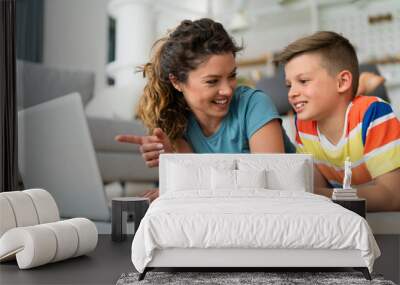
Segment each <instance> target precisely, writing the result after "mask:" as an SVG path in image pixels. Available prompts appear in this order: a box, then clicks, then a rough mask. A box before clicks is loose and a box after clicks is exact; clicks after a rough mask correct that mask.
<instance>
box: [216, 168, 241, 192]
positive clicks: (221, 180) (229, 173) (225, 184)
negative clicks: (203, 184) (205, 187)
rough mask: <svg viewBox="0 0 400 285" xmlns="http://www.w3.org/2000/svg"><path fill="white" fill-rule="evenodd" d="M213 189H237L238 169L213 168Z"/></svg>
mask: <svg viewBox="0 0 400 285" xmlns="http://www.w3.org/2000/svg"><path fill="white" fill-rule="evenodd" d="M211 189H213V190H218V189H225V190H236V170H233V169H217V168H214V167H212V168H211Z"/></svg>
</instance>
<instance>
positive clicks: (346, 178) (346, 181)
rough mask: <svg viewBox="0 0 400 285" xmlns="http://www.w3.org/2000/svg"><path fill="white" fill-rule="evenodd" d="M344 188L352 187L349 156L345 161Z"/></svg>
mask: <svg viewBox="0 0 400 285" xmlns="http://www.w3.org/2000/svg"><path fill="white" fill-rule="evenodd" d="M343 189H351V161H350V159H349V157H347V158H346V160H345V161H344V177H343Z"/></svg>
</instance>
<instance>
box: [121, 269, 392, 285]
mask: <svg viewBox="0 0 400 285" xmlns="http://www.w3.org/2000/svg"><path fill="white" fill-rule="evenodd" d="M138 276H139V273H124V274H122V275H121V277H120V278H119V279H118V281H117V285H133V284H138V285H145V284H157V285H163V284H171V285H178V284H179V285H184V284H185V285H186V284H213V285H217V284H223V285H232V284H238V285H239V284H240V285H242V284H267V285H275V284H284V285H292V284H296V285H297V284H321V285H322V284H324V285H325V284H327V285H336V284H337V285H345V284H355V285H358V284H368V285H371V284H373V285H378V284H379V285H395V283H393V282H392V281H388V280H384V279H383V277H382V276H380V275H372V278H373V279H372V281H368V280H366V279H365V278H364V276H363V275H362V273H360V272H154V271H150V272H148V273H147V274H146V277H145V279H144V280H142V281H138Z"/></svg>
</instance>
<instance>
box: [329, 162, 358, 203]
mask: <svg viewBox="0 0 400 285" xmlns="http://www.w3.org/2000/svg"><path fill="white" fill-rule="evenodd" d="M357 198H358V197H357V189H354V188H352V187H351V161H350V158H349V157H347V158H346V160H345V161H344V174H343V186H342V188H334V189H333V193H332V199H334V200H352V199H357Z"/></svg>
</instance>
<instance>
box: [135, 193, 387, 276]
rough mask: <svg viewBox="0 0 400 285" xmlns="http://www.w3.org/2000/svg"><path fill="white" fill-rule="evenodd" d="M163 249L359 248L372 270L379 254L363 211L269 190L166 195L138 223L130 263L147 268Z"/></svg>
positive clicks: (319, 198)
mask: <svg viewBox="0 0 400 285" xmlns="http://www.w3.org/2000/svg"><path fill="white" fill-rule="evenodd" d="M165 248H274V249H282V248H286V249H288V248H289V249H295V248H297V249H298V248H301V249H358V250H360V251H361V255H362V258H363V259H364V260H365V264H366V266H367V267H368V269H369V271H370V272H371V271H372V267H373V263H374V260H375V259H376V258H377V257H378V256H379V255H380V251H379V248H378V246H377V244H376V241H375V239H374V237H373V235H372V232H371V229H370V228H369V226H368V223H367V222H366V220H365V219H363V218H361V217H360V216H359V215H357V214H355V213H353V212H351V211H349V210H346V209H344V208H343V207H341V206H339V205H337V204H335V203H333V202H332V201H330V200H329V199H328V198H325V197H322V196H319V195H314V194H310V193H307V192H298V191H276V190H275V191H269V190H265V189H264V190H257V189H249V190H248V191H245V190H241V191H234V192H226V193H224V192H221V193H219V196H218V197H216V196H215V193H213V194H212V195H211V193H210V195H207V194H206V193H203V194H202V195H201V196H199V194H198V191H183V192H179V193H177V192H172V193H166V194H164V195H163V196H161V197H160V198H158V199H157V200H156V201H154V202H153V203H152V204H151V206H150V208H149V210H148V211H147V213H146V215H145V217H144V218H143V220H142V221H141V223H140V226H139V229H138V231H137V233H136V235H135V237H134V240H133V243H132V262H133V264H134V266H135V267H136V269H137V270H138V271H139V272H143V270H144V268H145V267H146V265H147V264H148V263H149V262H150V261H151V260H152V258H153V252H154V250H155V249H165Z"/></svg>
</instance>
